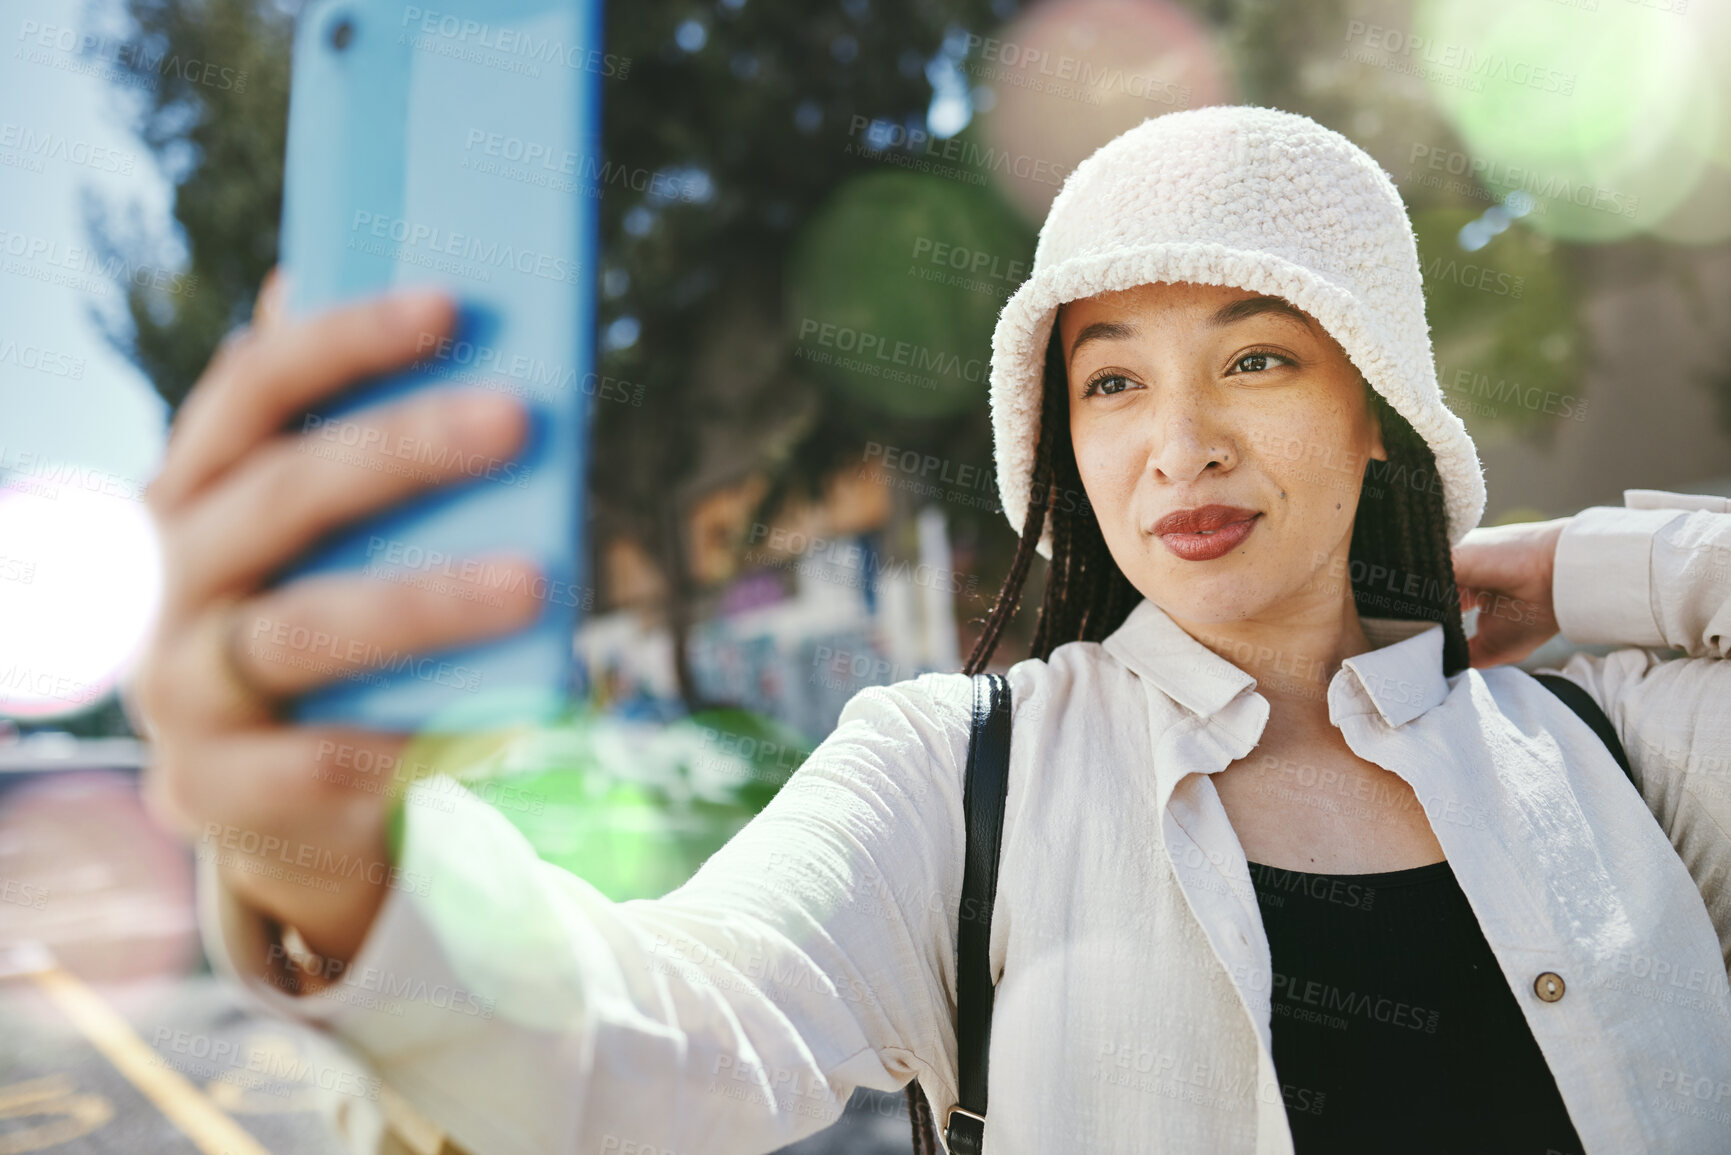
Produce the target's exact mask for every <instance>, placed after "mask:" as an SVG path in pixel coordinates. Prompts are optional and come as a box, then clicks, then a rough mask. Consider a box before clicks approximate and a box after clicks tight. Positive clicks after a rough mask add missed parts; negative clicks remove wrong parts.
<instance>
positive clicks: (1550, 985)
mask: <svg viewBox="0 0 1731 1155" xmlns="http://www.w3.org/2000/svg"><path fill="white" fill-rule="evenodd" d="M1533 993H1534V994H1536V995H1538V996H1539V997H1540V998H1541V999H1544V1000H1545V1001H1546V1002H1547V1003H1554V1002H1556V1001H1557V1000H1558V999H1560V998H1562V997H1563V976H1562V975H1560V974H1558V973H1557V972H1556V971H1545V972H1544V973H1542V974H1541V975H1539V977H1538V978H1536V979H1534V980H1533Z"/></svg>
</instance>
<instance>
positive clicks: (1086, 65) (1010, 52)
mask: <svg viewBox="0 0 1731 1155" xmlns="http://www.w3.org/2000/svg"><path fill="white" fill-rule="evenodd" d="M968 64H969V67H970V70H971V71H972V73H973V76H974V79H975V80H977V81H979V82H980V83H981V84H982V85H987V86H989V87H990V89H991V91H992V92H993V93H994V95H995V100H994V101H993V103H992V109H991V111H990V112H989V113H987V112H985V111H983V110H982V113H981V116H980V119H981V121H982V123H983V128H984V131H985V134H986V137H987V139H988V140H989V141H990V143H991V145H992V146H993V147H994V148H997V149H1000V150H1003V151H1004V152H1007V153H1008V154H1009V155H1010V157H1011V158H1012V160H1022V159H1025V160H1027V161H1028V162H1029V163H1026V164H1015V163H1012V164H1010V165H1006V166H1004V167H1003V168H1001V169H994V171H993V175H994V177H995V178H996V179H997V181H998V183H999V186H1000V187H1001V188H1002V189H1003V190H1004V192H1005V194H1006V195H1008V196H1009V198H1010V200H1011V201H1012V202H1013V203H1014V204H1015V205H1016V207H1017V208H1019V209H1020V210H1021V211H1022V213H1023V214H1024V215H1025V216H1026V217H1027V219H1028V220H1029V221H1031V222H1033V223H1035V224H1038V223H1039V222H1040V221H1042V220H1044V219H1045V216H1046V210H1047V209H1048V208H1049V207H1050V206H1051V203H1052V199H1053V198H1054V197H1056V196H1057V195H1058V189H1059V188H1060V187H1062V184H1063V180H1062V176H1063V175H1064V174H1068V173H1069V172H1070V171H1071V170H1072V169H1074V168H1075V167H1076V165H1077V164H1079V163H1081V162H1082V161H1083V160H1085V159H1086V158H1087V157H1088V156H1089V154H1091V153H1092V152H1093V151H1094V150H1095V149H1097V148H1099V147H1100V146H1101V145H1103V144H1105V143H1106V142H1107V141H1108V140H1111V139H1112V138H1113V137H1115V136H1117V135H1118V134H1119V133H1122V132H1123V131H1125V130H1126V129H1129V128H1133V127H1135V126H1136V125H1138V124H1141V123H1142V122H1143V121H1144V120H1147V119H1148V118H1149V117H1153V116H1161V115H1164V114H1165V113H1168V112H1177V111H1179V110H1180V109H1185V108H1200V107H1203V106H1205V105H1211V104H1223V103H1226V102H1228V101H1229V100H1231V99H1232V85H1231V81H1230V74H1229V72H1228V70H1227V68H1226V66H1225V64H1224V63H1223V61H1222V58H1221V54H1220V53H1219V51H1218V50H1217V48H1216V46H1215V44H1214V41H1213V39H1212V37H1211V35H1210V34H1209V32H1208V30H1207V29H1206V28H1204V27H1203V26H1202V25H1201V24H1200V23H1199V22H1198V21H1197V19H1196V18H1195V17H1194V16H1192V15H1191V14H1190V13H1189V12H1187V11H1185V10H1184V9H1183V8H1180V7H1179V6H1178V5H1176V4H1173V3H1169V2H1168V0H1148V2H1146V3H1139V4H1124V3H1120V2H1117V0H1050V2H1048V3H1044V4H1036V5H1034V6H1032V7H1030V8H1029V9H1028V10H1027V11H1026V12H1025V13H1023V14H1022V15H1021V16H1020V17H1018V18H1017V19H1016V20H1014V21H1012V22H1011V23H1010V24H1009V25H1007V26H1006V27H1005V28H1004V29H1003V31H1002V32H1000V33H997V34H996V35H995V36H991V37H985V38H982V40H981V42H980V43H978V44H975V45H973V46H972V52H971V53H970V56H969V60H968ZM1053 174H1056V175H1055V176H1054V175H1053Z"/></svg>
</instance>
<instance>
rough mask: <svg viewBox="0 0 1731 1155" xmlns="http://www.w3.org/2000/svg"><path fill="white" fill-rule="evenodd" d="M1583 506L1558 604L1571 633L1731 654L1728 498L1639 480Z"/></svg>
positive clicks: (1561, 548) (1557, 589)
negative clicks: (1620, 503)
mask: <svg viewBox="0 0 1731 1155" xmlns="http://www.w3.org/2000/svg"><path fill="white" fill-rule="evenodd" d="M1624 501H1625V503H1626V504H1625V505H1624V507H1623V508H1621V509H1617V508H1614V507H1610V506H1595V507H1594V508H1592V509H1587V510H1583V511H1582V512H1580V513H1578V514H1576V515H1575V516H1574V517H1573V518H1572V519H1571V520H1570V522H1569V525H1568V527H1567V528H1565V529H1564V530H1563V534H1562V537H1561V538H1560V539H1559V540H1558V542H1557V555H1556V572H1555V577H1554V579H1553V581H1552V587H1551V592H1552V603H1553V606H1554V608H1555V610H1556V615H1557V625H1558V627H1559V628H1560V629H1561V630H1562V632H1563V635H1564V636H1565V637H1567V638H1568V639H1569V640H1570V641H1573V642H1582V643H1600V644H1611V645H1625V646H1669V647H1675V648H1677V649H1680V650H1682V651H1684V652H1685V653H1687V654H1689V655H1690V656H1691V657H1715V658H1723V657H1726V656H1728V655H1731V499H1728V498H1723V497H1707V496H1700V495H1696V494H1681V493H1666V492H1664V491H1661V490H1650V489H1634V490H1629V491H1627V493H1626V494H1625V495H1624Z"/></svg>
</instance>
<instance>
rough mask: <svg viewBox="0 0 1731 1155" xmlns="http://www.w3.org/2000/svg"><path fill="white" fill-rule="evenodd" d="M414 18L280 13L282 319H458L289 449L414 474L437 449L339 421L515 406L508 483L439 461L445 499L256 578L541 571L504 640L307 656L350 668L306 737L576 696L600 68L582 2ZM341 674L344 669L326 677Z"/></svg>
mask: <svg viewBox="0 0 1731 1155" xmlns="http://www.w3.org/2000/svg"><path fill="white" fill-rule="evenodd" d="M435 2H436V3H438V5H439V6H438V7H437V8H436V9H435V8H424V7H420V6H415V5H405V4H402V3H400V2H398V0H313V2H312V3H309V4H307V5H306V7H305V8H304V9H303V10H302V12H301V14H300V16H299V19H298V22H297V25H296V29H295V38H294V62H293V70H292V82H291V88H290V97H289V124H288V155H287V164H286V171H285V174H284V190H283V218H282V236H281V265H282V268H283V271H284V272H285V273H286V274H287V276H288V306H289V309H290V311H291V312H295V313H302V312H306V311H309V310H313V309H317V308H321V307H325V306H329V305H334V304H338V303H342V302H347V301H352V300H354V299H356V298H360V297H365V296H371V295H374V294H377V293H380V292H384V291H386V290H390V289H394V288H401V287H405V286H410V285H426V284H436V285H439V286H441V287H443V288H445V289H447V290H449V291H450V292H451V293H452V294H453V295H454V296H455V298H456V299H457V301H458V302H459V321H458V326H457V329H456V331H455V332H454V333H453V334H452V335H451V336H450V337H449V338H448V339H438V340H435V339H433V338H431V337H429V338H428V339H427V341H426V342H425V344H426V346H427V347H426V349H425V356H424V357H423V358H421V359H420V360H418V361H417V362H416V363H415V364H414V366H412V367H411V368H409V369H408V370H406V371H402V372H398V373H394V374H391V375H389V376H387V377H383V378H380V379H377V380H372V381H367V382H364V383H362V384H360V385H358V386H356V387H355V388H353V389H350V390H348V391H345V392H344V393H343V394H342V395H341V396H339V397H337V398H334V399H332V400H330V401H329V402H327V403H325V404H322V405H320V406H319V407H317V408H316V409H313V410H311V411H309V412H307V413H306V414H304V415H302V416H301V417H300V418H298V419H297V421H296V422H295V423H294V426H293V427H292V428H291V430H290V431H291V432H299V433H301V434H303V435H304V438H305V441H304V444H305V445H306V446H307V447H308V449H309V451H310V452H314V453H318V454H321V455H326V456H331V457H335V458H337V459H339V460H342V459H345V458H346V459H347V460H349V461H350V462H351V463H353V464H354V465H355V467H356V468H357V469H359V468H375V467H384V468H391V469H397V468H401V469H403V470H414V469H417V468H422V469H424V468H425V467H426V466H427V465H428V464H429V463H430V459H431V457H432V455H434V454H436V453H438V452H439V450H438V449H437V447H431V446H419V445H410V444H407V443H404V442H402V441H401V439H399V444H398V445H396V446H385V447H381V446H380V445H379V444H378V442H380V441H382V440H383V439H382V438H380V437H379V436H378V434H377V432H376V429H375V428H374V427H372V426H369V424H368V423H367V422H366V421H365V420H364V419H363V418H362V417H361V416H360V415H359V412H358V411H361V410H365V409H367V408H370V407H373V406H376V405H379V404H380V403H382V402H387V401H391V400H393V399H395V398H399V397H401V396H402V395H403V394H406V393H408V392H410V391H413V390H418V389H426V388H430V387H431V388H453V387H467V388H476V387H478V388H486V389H493V390H501V391H507V392H509V393H511V394H513V395H514V396H516V397H517V398H518V399H519V400H520V401H521V402H522V403H523V404H524V405H525V407H526V408H527V410H528V413H529V418H530V420H529V429H530V432H529V436H528V438H527V441H526V444H525V445H524V447H523V449H522V450H521V452H519V453H518V455H517V456H516V457H514V458H512V459H511V460H509V461H500V460H481V459H480V458H478V457H477V458H473V459H468V460H461V461H460V463H459V465H460V469H461V471H462V472H463V473H467V474H469V475H470V476H469V477H468V478H465V479H460V480H458V481H455V482H451V483H448V484H445V485H441V486H438V487H436V488H432V489H429V490H427V491H426V492H425V493H423V494H421V495H418V496H417V497H415V498H413V499H411V500H409V501H408V502H406V503H404V504H402V505H399V506H396V507H393V508H392V509H390V510H388V511H385V512H383V513H382V514H380V515H377V516H374V517H372V518H370V519H367V520H365V521H363V522H360V523H356V524H352V525H349V526H345V527H344V528H343V529H342V530H341V531H339V532H337V533H334V534H332V535H329V536H328V537H326V538H325V539H324V540H322V541H321V542H319V543H318V545H317V546H316V547H315V548H314V549H312V550H311V551H309V552H308V553H307V554H305V555H304V556H302V557H301V558H299V559H297V560H296V562H295V563H293V564H292V565H291V566H289V567H287V568H285V569H284V570H283V571H282V572H280V573H278V574H277V575H275V576H274V578H273V580H274V581H276V582H282V581H287V580H289V579H291V578H294V577H298V576H301V575H304V574H312V573H322V572H330V571H351V572H357V573H363V574H365V575H366V576H367V577H369V578H373V579H376V580H379V581H385V582H393V583H399V584H405V585H406V584H414V585H419V586H421V587H422V588H427V589H444V590H457V589H459V588H461V589H462V590H464V593H463V594H462V595H461V596H465V597H469V598H471V600H473V598H475V597H489V596H494V593H495V592H496V591H497V590H498V589H499V588H500V587H499V583H500V582H502V581H505V580H506V579H505V578H504V576H503V575H499V574H490V573H489V572H488V571H487V569H486V567H483V566H480V565H478V564H477V563H476V562H475V560H474V559H475V558H476V557H477V556H478V555H480V554H483V553H488V552H491V551H495V550H502V549H512V550H519V551H525V552H527V553H529V554H530V555H531V556H533V557H534V558H535V559H536V561H537V562H538V564H539V566H540V571H541V578H540V580H538V581H537V582H536V583H535V588H534V589H533V590H532V593H533V594H534V595H535V596H536V598H537V599H538V600H539V602H540V604H541V608H540V612H539V615H538V617H537V619H536V620H535V622H534V623H533V624H532V625H531V626H530V627H528V628H527V629H524V630H522V631H520V632H518V633H515V634H511V635H508V636H505V637H502V638H499V639H496V640H493V641H488V642H485V643H481V644H478V645H472V646H466V647H461V648H457V649H450V650H446V651H442V652H439V653H431V654H425V653H401V654H390V653H375V652H370V651H368V650H367V649H366V648H365V647H364V646H361V645H359V644H358V643H357V642H356V640H354V639H339V638H331V639H320V638H312V639H306V641H307V642H308V645H307V647H306V648H308V649H309V653H308V654H307V655H306V657H307V659H308V660H312V661H326V662H329V663H331V664H332V665H333V666H336V667H338V668H344V669H348V670H349V672H348V673H347V674H345V676H344V678H343V679H342V680H339V681H336V682H333V683H331V684H329V685H327V686H325V687H322V688H320V689H318V690H316V691H314V692H312V693H309V694H306V695H304V696H302V697H300V698H299V699H297V700H296V701H295V702H294V703H293V704H292V705H291V706H290V708H289V713H290V716H291V717H292V718H293V719H295V720H296V721H299V722H302V723H307V724H319V725H342V726H354V727H358V728H362V729H371V730H400V731H411V732H422V733H425V732H458V733H473V732H476V731H482V730H491V729H495V728H502V727H509V726H513V725H518V724H522V723H530V724H533V723H536V722H544V721H547V720H550V719H551V718H553V717H555V716H556V715H557V714H558V713H559V712H560V711H561V710H562V709H563V708H564V707H565V706H566V705H567V703H568V702H569V700H570V698H571V696H572V695H573V694H574V693H576V692H578V689H579V688H578V687H577V686H576V685H575V684H574V681H575V679H576V677H577V676H578V667H577V662H576V657H575V650H574V641H575V632H576V627H577V623H578V620H579V616H580V614H581V613H582V612H583V611H584V610H587V609H590V608H591V605H590V594H589V591H588V589H587V587H586V586H585V585H584V584H583V578H582V575H583V574H584V568H583V563H584V557H583V518H584V505H585V503H584V500H583V490H584V479H585V472H586V470H585V466H586V462H587V456H588V454H587V450H586V444H587V434H588V421H589V416H590V407H591V404H592V402H593V399H594V395H595V392H596V390H595V388H594V383H595V381H596V377H595V374H594V371H593V369H594V348H593V334H594V327H595V324H594V316H595V285H596V275H597V249H598V242H597V210H598V207H599V191H600V185H601V182H600V179H599V175H598V174H599V172H600V159H601V158H600V149H601V136H600V128H601V126H600V80H601V77H602V75H603V74H604V72H605V71H606V68H607V66H608V64H607V62H608V61H610V60H611V58H610V57H606V56H604V55H603V54H602V53H601V52H600V44H601V11H600V3H599V0H435ZM365 450H372V451H373V455H372V456H370V457H363V456H362V451H365ZM449 461H450V459H449V458H448V457H447V458H446V464H449ZM465 579H467V582H468V584H467V585H460V584H459V583H462V582H464V581H465ZM490 583H491V584H490ZM477 587H478V589H477ZM320 647H325V648H326V649H327V652H326V653H323V654H320V653H318V652H316V651H317V650H318V649H319V648H320ZM345 657H346V659H347V660H348V661H349V662H354V661H356V660H357V658H358V660H359V661H360V665H359V666H356V667H354V668H352V669H350V668H349V667H348V666H347V665H346V663H345V664H342V665H340V666H339V664H338V663H339V660H340V659H343V658H345ZM296 660H299V658H298V657H297V659H296Z"/></svg>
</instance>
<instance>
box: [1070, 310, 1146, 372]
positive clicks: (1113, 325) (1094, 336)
mask: <svg viewBox="0 0 1731 1155" xmlns="http://www.w3.org/2000/svg"><path fill="white" fill-rule="evenodd" d="M1135 336H1136V326H1134V325H1126V324H1124V323H1123V322H1122V321H1095V322H1094V323H1093V324H1092V325H1088V326H1087V327H1085V328H1084V329H1083V330H1082V331H1081V332H1080V333H1078V334H1076V343H1075V344H1074V345H1071V346H1070V362H1071V363H1072V364H1073V363H1074V362H1075V360H1076V352H1077V350H1079V349H1081V347H1082V346H1083V345H1086V344H1087V343H1088V342H1089V341H1128V340H1130V339H1131V338H1133V337H1135Z"/></svg>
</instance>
